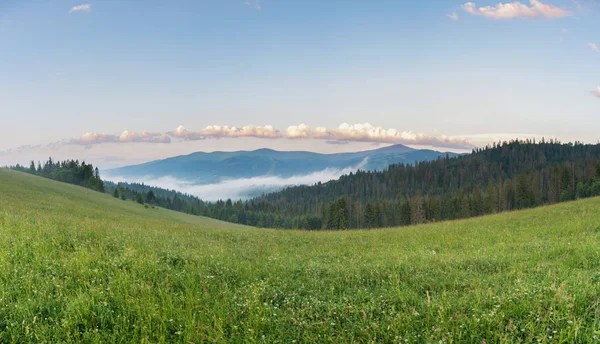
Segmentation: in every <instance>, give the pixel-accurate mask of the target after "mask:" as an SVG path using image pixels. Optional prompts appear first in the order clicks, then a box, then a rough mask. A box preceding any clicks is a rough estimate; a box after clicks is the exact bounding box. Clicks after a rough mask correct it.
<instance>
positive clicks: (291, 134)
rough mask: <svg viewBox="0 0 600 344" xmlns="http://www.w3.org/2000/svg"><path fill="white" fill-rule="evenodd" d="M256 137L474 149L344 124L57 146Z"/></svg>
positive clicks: (84, 138) (94, 138)
mask: <svg viewBox="0 0 600 344" xmlns="http://www.w3.org/2000/svg"><path fill="white" fill-rule="evenodd" d="M242 137H252V138H259V139H272V140H275V139H306V140H309V139H313V140H325V141H326V142H327V143H341V142H344V143H347V142H369V143H389V144H406V145H419V146H432V147H444V148H457V149H470V148H472V147H473V145H472V144H471V143H470V142H469V141H468V140H467V139H466V138H465V137H448V136H428V135H425V134H422V133H414V132H412V131H402V132H401V131H398V130H396V129H393V128H389V129H386V128H383V127H375V126H373V125H371V124H369V123H364V124H363V123H358V124H353V125H350V124H347V123H343V124H341V125H340V126H339V127H337V128H333V129H327V128H325V127H316V128H315V129H314V130H311V128H310V127H309V126H308V125H306V124H300V125H293V126H289V127H288V128H287V129H286V130H285V132H284V133H282V132H280V131H279V130H278V129H276V128H274V127H273V126H272V125H265V126H255V125H246V126H243V127H234V126H227V125H223V126H221V125H209V126H207V127H205V128H204V129H203V130H201V131H199V132H196V131H191V130H188V129H186V128H185V127H184V126H182V125H180V126H179V127H177V128H176V129H175V130H173V131H167V132H148V131H141V132H131V131H127V130H125V131H124V132H122V133H121V134H120V135H112V134H100V133H96V132H88V133H85V134H83V135H81V136H80V137H79V138H76V139H71V140H63V141H59V142H57V143H55V144H54V145H55V146H60V145H81V146H86V147H90V146H92V145H97V144H103V143H163V144H168V143H171V141H172V140H173V139H174V140H176V141H178V142H181V141H196V140H205V139H211V138H212V139H215V138H242Z"/></svg>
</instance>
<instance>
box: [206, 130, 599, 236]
mask: <svg viewBox="0 0 600 344" xmlns="http://www.w3.org/2000/svg"><path fill="white" fill-rule="evenodd" d="M599 161H600V144H596V145H589V144H582V143H568V144H562V143H560V142H557V141H553V140H550V141H545V140H542V141H541V142H538V143H536V142H535V141H532V140H527V141H519V140H514V141H509V142H501V143H497V144H493V145H491V146H487V147H484V148H480V149H476V150H474V151H473V152H472V154H469V155H463V156H459V157H454V158H450V157H446V158H440V159H438V160H435V161H429V162H421V163H418V164H416V165H405V164H398V165H391V166H390V167H389V168H388V169H386V170H385V171H381V172H368V171H358V172H357V173H351V174H349V175H346V176H343V177H341V178H340V179H339V180H336V181H331V182H327V183H318V184H316V185H313V186H296V187H290V188H287V189H285V190H283V191H280V192H275V193H271V194H267V195H264V196H262V197H259V198H256V199H252V200H249V201H246V202H236V203H233V204H232V203H231V202H229V201H227V202H217V203H214V204H208V205H206V208H205V209H202V214H203V215H206V216H211V217H215V218H218V219H221V220H226V221H232V222H238V223H243V224H248V225H254V226H258V227H272V228H299V229H311V230H318V229H351V228H376V227H396V226H407V225H412V224H421V223H428V222H438V221H445V220H454V219H461V218H469V217H475V216H481V215H485V214H493V213H499V212H504V211H511V210H518V209H525V208H531V207H536V206H540V205H544V204H554V203H558V202H563V201H569V200H574V199H579V198H586V197H591V196H598V195H600V163H599Z"/></svg>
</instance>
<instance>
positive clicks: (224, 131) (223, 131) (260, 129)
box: [201, 125, 281, 139]
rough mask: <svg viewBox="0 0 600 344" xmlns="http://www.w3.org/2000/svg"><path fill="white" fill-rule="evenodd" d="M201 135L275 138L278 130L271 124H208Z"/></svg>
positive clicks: (278, 134) (278, 136)
mask: <svg viewBox="0 0 600 344" xmlns="http://www.w3.org/2000/svg"><path fill="white" fill-rule="evenodd" d="M201 133H202V135H204V136H206V137H217V138H219V137H257V138H267V139H275V138H280V137H281V134H280V133H279V130H277V129H275V128H273V126H271V125H265V126H254V125H246V126H243V127H241V128H236V127H230V126H227V125H224V126H220V125H209V126H208V127H206V128H204V130H202V132H201Z"/></svg>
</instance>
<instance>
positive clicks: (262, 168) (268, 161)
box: [105, 145, 457, 184]
mask: <svg viewBox="0 0 600 344" xmlns="http://www.w3.org/2000/svg"><path fill="white" fill-rule="evenodd" d="M447 154H448V155H450V156H451V157H453V156H456V155H457V154H456V153H442V152H437V151H433V150H417V149H412V148H409V147H406V146H403V145H394V146H389V147H384V148H379V149H374V150H369V151H363V152H353V153H336V154H320V153H313V152H304V151H291V152H286V151H276V150H272V149H258V150H254V151H236V152H212V153H204V152H197V153H192V154H189V155H182V156H176V157H172V158H168V159H164V160H156V161H151V162H148V163H144V164H141V165H132V166H126V167H121V168H116V169H111V170H107V171H105V175H107V176H118V177H122V178H134V179H137V178H140V177H146V178H150V179H157V178H162V177H166V176H169V177H173V178H176V179H179V180H185V181H186V182H189V183H194V184H213V183H218V182H220V181H223V180H227V179H239V178H253V177H262V176H277V177H281V178H289V177H292V176H299V175H307V174H310V173H314V172H319V171H323V170H326V169H347V168H352V167H357V168H358V167H360V169H361V170H382V169H384V168H386V167H388V166H389V165H390V164H397V163H406V164H414V163H415V162H419V161H429V160H435V159H437V158H438V157H440V156H446V155H447Z"/></svg>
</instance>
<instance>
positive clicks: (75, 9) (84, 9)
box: [69, 4, 92, 13]
mask: <svg viewBox="0 0 600 344" xmlns="http://www.w3.org/2000/svg"><path fill="white" fill-rule="evenodd" d="M91 10H92V5H90V4H82V5H77V6H73V7H71V10H69V13H73V12H90V11H91Z"/></svg>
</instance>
